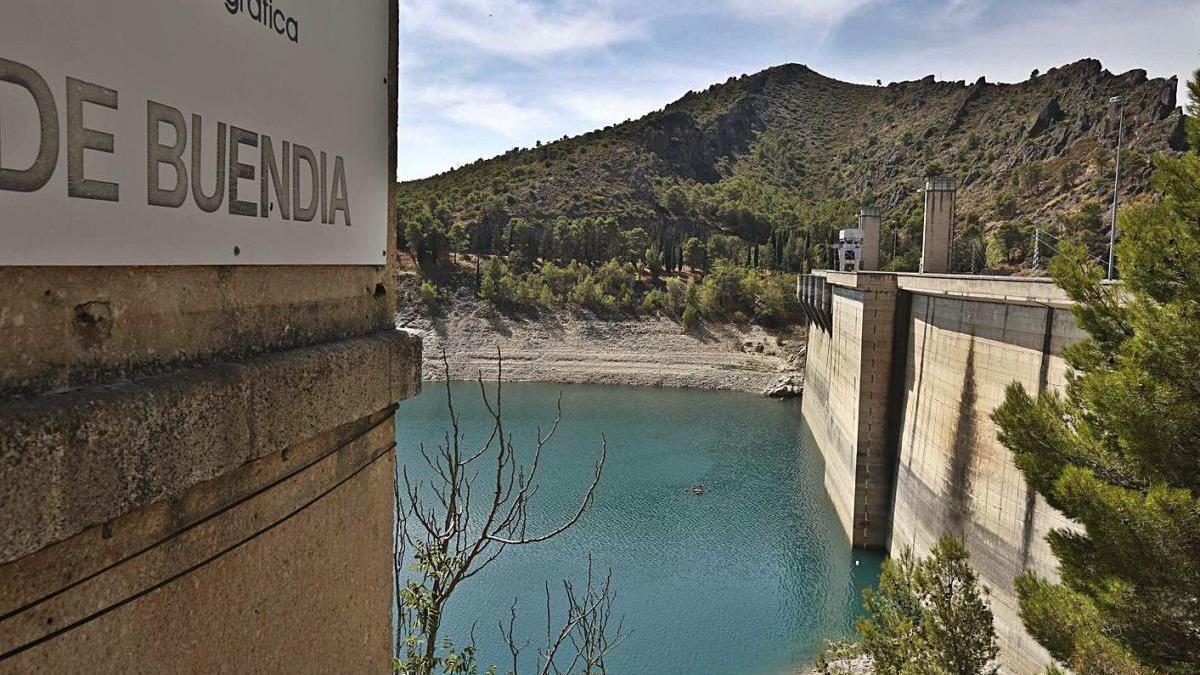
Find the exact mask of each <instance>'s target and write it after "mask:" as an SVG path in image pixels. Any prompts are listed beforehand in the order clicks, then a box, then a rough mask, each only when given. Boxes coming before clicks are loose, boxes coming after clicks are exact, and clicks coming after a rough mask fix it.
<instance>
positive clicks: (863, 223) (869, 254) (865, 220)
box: [858, 206, 883, 272]
mask: <svg viewBox="0 0 1200 675" xmlns="http://www.w3.org/2000/svg"><path fill="white" fill-rule="evenodd" d="M882 223H883V212H882V211H880V209H879V207H878V206H864V207H863V208H862V210H861V211H859V212H858V229H860V230H862V233H863V234H862V264H861V265H860V266H859V269H861V270H862V271H864V272H878V271H879V230H880V226H881V225H882Z"/></svg>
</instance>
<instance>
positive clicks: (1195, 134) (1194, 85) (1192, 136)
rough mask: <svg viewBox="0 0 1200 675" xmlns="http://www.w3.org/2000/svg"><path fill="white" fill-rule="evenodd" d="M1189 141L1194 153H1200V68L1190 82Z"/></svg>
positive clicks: (1188, 109) (1193, 72)
mask: <svg viewBox="0 0 1200 675" xmlns="http://www.w3.org/2000/svg"><path fill="white" fill-rule="evenodd" d="M1187 90H1188V99H1189V101H1188V107H1187V113H1188V120H1187V139H1188V145H1189V146H1191V150H1192V152H1200V68H1197V69H1196V70H1194V71H1192V79H1190V80H1188V83H1187Z"/></svg>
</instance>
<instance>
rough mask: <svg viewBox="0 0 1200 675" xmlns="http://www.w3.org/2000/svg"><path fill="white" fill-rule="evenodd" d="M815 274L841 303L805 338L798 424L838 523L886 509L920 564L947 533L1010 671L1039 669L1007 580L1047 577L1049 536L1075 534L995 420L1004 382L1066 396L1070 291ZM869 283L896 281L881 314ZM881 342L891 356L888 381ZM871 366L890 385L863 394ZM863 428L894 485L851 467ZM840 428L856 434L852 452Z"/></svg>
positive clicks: (1073, 334)
mask: <svg viewBox="0 0 1200 675" xmlns="http://www.w3.org/2000/svg"><path fill="white" fill-rule="evenodd" d="M819 274H821V275H822V276H824V277H826V279H828V280H829V281H830V282H831V283H832V284H834V286H835V293H836V294H837V295H836V297H835V303H834V317H833V335H834V338H833V339H832V340H831V339H830V338H829V337H828V336H826V335H825V334H824V333H823V332H822V331H821V330H820V329H819V328H818V327H813V328H810V331H809V332H810V337H809V340H810V347H809V354H810V357H809V361H808V369H807V372H806V381H807V382H808V383H809V384H808V386H807V388H806V391H805V401H804V408H803V414H804V418H805V420H806V422H807V424H808V426H809V427H810V428H811V429H812V431H813V435H814V439H815V441H816V444H817V447H818V448H819V449H820V451H821V453H822V456H823V457H824V458H825V464H826V487H827V489H829V491H830V496H831V498H832V499H833V501H834V504H835V506H836V507H837V508H838V513H839V515H842V516H843V524H846V523H847V520H846V518H845V516H844V515H843V514H844V513H854V514H858V513H861V512H864V510H865V511H866V512H867V513H868V514H870V513H872V511H871V510H870V508H869V505H870V504H872V503H877V501H878V500H879V499H880V498H886V499H887V500H888V502H889V503H890V523H889V526H888V528H887V538H888V541H887V542H886V543H887V546H888V548H889V549H890V550H891V551H893V552H896V551H898V550H899V548H900V547H902V546H910V547H912V548H913V550H914V551H915V552H916V553H917V554H919V555H923V554H925V553H927V552H928V551H929V550H930V549H931V548H932V546H933V545H934V543H936V541H937V539H938V538H939V537H941V536H942V535H943V534H945V533H953V534H956V535H958V536H960V537H962V538H963V539H964V541H965V542H966V544H967V546H968V548H969V549H970V551H971V555H972V563H973V564H974V565H975V567H976V568H977V569H978V570H979V574H980V578H981V580H982V581H983V582H984V583H985V584H986V585H987V586H988V587H989V589H990V590H991V599H990V602H991V606H992V610H993V612H994V614H995V618H996V628H997V633H998V634H999V638H1000V646H1001V659H1002V663H1003V665H1004V667H1005V670H1006V671H1007V672H1015V673H1036V672H1041V671H1042V670H1043V669H1044V667H1045V665H1046V664H1047V663H1049V655H1048V654H1047V653H1046V652H1045V650H1044V649H1042V648H1041V647H1040V646H1039V645H1038V644H1037V643H1036V642H1035V641H1034V640H1033V639H1032V638H1030V637H1029V636H1028V635H1027V634H1026V633H1025V630H1024V628H1023V625H1022V623H1021V620H1020V618H1019V617H1018V615H1017V600H1016V595H1015V591H1014V589H1013V580H1014V579H1015V577H1016V576H1017V575H1019V574H1021V573H1022V572H1024V571H1026V570H1034V571H1036V572H1038V573H1039V574H1042V575H1044V576H1048V577H1050V578H1055V577H1056V576H1057V562H1056V561H1055V559H1054V556H1053V554H1052V553H1051V551H1050V550H1049V547H1048V545H1047V544H1046V543H1045V535H1046V533H1047V532H1049V530H1050V529H1052V528H1064V527H1066V528H1069V527H1072V524H1071V523H1070V522H1069V521H1067V520H1066V519H1065V518H1064V517H1063V516H1062V515H1061V514H1059V513H1058V512H1056V511H1054V510H1053V509H1051V508H1049V507H1048V506H1047V505H1046V504H1045V503H1044V501H1042V500H1041V499H1040V498H1037V497H1036V495H1034V493H1032V492H1031V491H1029V490H1028V489H1027V486H1026V485H1025V483H1024V480H1023V477H1022V475H1021V473H1020V471H1019V470H1018V469H1017V468H1016V466H1015V465H1013V463H1012V458H1011V455H1010V453H1009V452H1008V450H1007V449H1006V448H1004V447H1003V446H1002V445H1001V444H1000V443H999V441H997V440H996V428H995V425H994V424H993V422H992V420H991V413H992V411H993V410H994V409H995V408H996V407H997V406H998V405H1000V403H1001V402H1002V401H1003V398H1004V390H1005V388H1006V387H1007V386H1008V385H1009V383H1011V382H1013V381H1019V382H1021V383H1022V384H1024V386H1025V387H1026V389H1028V390H1029V391H1033V392H1037V391H1041V390H1044V389H1056V388H1061V387H1062V386H1063V385H1064V383H1065V378H1066V365H1065V363H1064V361H1063V359H1062V352H1063V349H1064V348H1065V347H1066V346H1067V345H1069V344H1070V343H1072V342H1075V341H1077V340H1078V339H1080V338H1081V337H1082V333H1081V332H1080V331H1079V329H1078V328H1077V327H1076V326H1075V323H1074V319H1073V317H1072V315H1071V313H1070V309H1069V302H1068V300H1067V298H1066V296H1065V294H1064V293H1063V292H1062V290H1061V289H1059V288H1058V287H1056V286H1055V285H1054V284H1053V283H1050V282H1049V281H1047V280H1036V279H1013V278H994V279H992V278H982V277H955V276H938V275H906V274H899V275H873V274H859V275H853V274H842V273H833V272H831V273H825V272H821V273H819ZM877 277H889V278H891V279H893V280H894V282H895V287H896V290H897V293H896V294H895V295H894V306H895V309H894V311H893V312H891V313H890V314H889V313H888V312H887V311H885V310H883V309H881V307H880V304H882V300H883V299H882V298H881V297H880V296H876V297H875V298H873V301H868V300H867V299H866V298H865V297H864V295H863V294H862V292H861V291H860V290H858V289H859V288H862V287H864V286H870V285H876V286H878V285H879V284H880V283H882V281H881V280H880V279H877ZM838 299H841V302H839V301H838ZM865 317H873V320H872V319H867V318H865ZM872 323H874V325H871V324H872ZM839 324H840V325H839ZM884 335H886V336H889V337H888V338H887V339H888V340H889V341H890V343H891V345H892V347H893V358H892V363H890V364H887V369H886V370H885V369H884V360H883V358H882V356H881V355H880V353H881V351H882V349H881V345H880V344H879V343H878V341H877V340H879V339H881V338H880V336H884ZM814 351H816V352H818V353H820V354H821V356H820V357H818V358H816V359H813V358H812V354H813V353H814ZM872 359H874V362H875V363H876V364H877V365H876V366H875V368H876V370H875V372H874V373H873V374H874V375H875V376H876V377H877V378H881V379H887V380H889V381H890V385H889V386H888V387H886V388H879V387H871V386H867V385H866V384H864V378H866V376H867V371H868V370H871V367H870V366H868V365H865V364H867V363H869V362H871V361H872ZM814 381H816V382H820V383H821V386H820V387H814V386H813V384H812V383H813V382H814ZM813 399H818V400H813ZM868 418H869V419H868ZM872 422H874V423H876V424H880V425H881V426H882V428H884V429H886V430H887V433H886V436H887V438H886V439H885V441H884V445H883V447H885V448H887V449H888V450H887V454H888V455H890V457H889V458H888V459H889V460H890V461H891V462H892V465H893V466H894V468H895V475H894V479H892V480H887V481H871V480H864V478H863V475H862V474H863V472H862V471H861V469H860V468H859V466H858V462H860V461H861V459H859V458H861V457H862V455H863V452H862V448H863V447H865V445H866V444H865V443H864V440H863V439H864V430H867V431H869V430H870V429H871V426H870V425H871V423H872ZM848 429H857V430H858V432H859V436H858V437H857V438H858V443H859V445H858V446H857V448H856V447H855V446H854V445H853V442H854V436H852V435H851V434H850V433H849V432H848V431H844V430H848ZM831 430H833V431H831ZM877 447H878V446H877ZM893 495H894V497H893ZM858 526H859V523H858V522H857V521H855V520H851V521H850V524H849V525H848V526H847V532H848V533H850V534H851V536H852V538H854V540H855V544H856V545H865V544H860V543H859V540H860V537H861V535H860V534H859V531H858V530H857V529H855V528H857V527H858ZM864 541H865V539H864Z"/></svg>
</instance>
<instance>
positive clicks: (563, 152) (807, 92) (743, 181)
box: [399, 59, 1186, 239]
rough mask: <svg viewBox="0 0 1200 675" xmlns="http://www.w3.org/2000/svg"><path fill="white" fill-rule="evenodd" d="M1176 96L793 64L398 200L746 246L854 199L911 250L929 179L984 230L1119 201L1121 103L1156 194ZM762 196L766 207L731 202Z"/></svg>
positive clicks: (442, 179)
mask: <svg viewBox="0 0 1200 675" xmlns="http://www.w3.org/2000/svg"><path fill="white" fill-rule="evenodd" d="M1177 85H1178V83H1177V80H1176V79H1175V78H1170V79H1150V78H1148V77H1147V75H1146V72H1145V71H1143V70H1132V71H1129V72H1126V73H1123V74H1119V75H1114V74H1112V73H1110V72H1108V71H1107V70H1105V69H1104V68H1103V67H1102V66H1101V64H1100V62H1098V61H1095V60H1090V59H1088V60H1082V61H1078V62H1076V63H1072V64H1070V65H1066V66H1063V67H1060V68H1054V69H1051V70H1049V71H1047V72H1045V73H1038V72H1037V71H1035V72H1034V73H1033V74H1032V76H1031V77H1030V79H1028V80H1026V81H1024V82H1020V83H1016V84H997V83H990V82H987V81H986V80H985V79H984V78H980V79H979V80H977V81H975V82H973V83H967V82H964V81H957V82H940V81H937V80H935V79H934V77H933V76H929V77H926V78H924V79H921V80H916V81H909V82H898V83H892V84H888V85H886V86H868V85H861V84H851V83H847V82H841V81H838V80H834V79H831V78H828V77H825V76H823V75H820V74H819V73H816V72H814V71H813V70H811V69H809V68H807V67H805V66H802V65H795V64H789V65H783V66H778V67H775V68H770V69H768V70H764V71H762V72H759V73H756V74H753V75H743V76H741V77H733V78H730V79H729V80H727V81H726V82H724V83H721V84H716V85H713V86H712V87H710V88H708V89H707V90H705V91H702V92H688V93H687V94H685V95H684V96H683V97H682V98H681V99H679V100H678V101H676V102H674V103H672V104H670V105H668V106H667V107H666V108H664V109H662V110H659V111H655V112H653V113H650V114H648V115H646V116H645V117H643V118H641V119H638V120H632V121H627V122H625V123H623V124H618V125H615V126H611V127H606V128H604V129H601V130H597V131H594V132H591V133H588V134H584V135H582V136H577V137H573V138H566V137H564V138H563V139H560V140H558V141H555V142H552V143H546V144H539V146H538V147H535V148H525V149H519V148H518V149H513V150H511V151H509V152H507V153H505V154H504V155H502V156H499V157H495V158H492V159H488V160H480V161H477V162H475V163H473V164H470V165H467V166H464V167H461V168H458V169H455V170H453V171H449V172H446V173H443V174H440V175H437V176H434V177H431V178H428V179H425V180H420V181H413V182H407V183H402V184H401V185H400V189H399V193H400V195H401V202H402V204H409V205H412V204H416V203H420V202H426V203H434V204H435V205H436V209H439V210H440V211H441V213H442V218H443V219H445V220H452V221H455V222H462V223H464V224H466V225H467V226H468V228H469V229H471V230H472V231H477V230H489V229H494V228H497V227H502V226H503V225H504V224H505V222H507V221H508V220H509V219H511V218H516V217H521V218H525V219H527V220H529V221H531V222H533V223H535V224H537V223H545V222H550V221H552V220H553V219H556V218H559V217H567V218H579V217H588V216H612V217H614V218H616V219H617V220H618V221H619V223H620V225H621V226H622V227H625V228H629V227H643V228H645V229H646V230H647V231H648V232H650V233H652V234H653V233H655V232H659V233H660V234H661V233H662V232H664V231H665V232H671V233H677V232H685V233H686V232H688V231H695V230H700V231H703V230H706V229H707V230H709V231H712V229H714V228H717V229H724V230H727V231H730V230H732V231H733V232H734V233H736V234H742V235H743V236H746V235H745V231H739V228H738V227H737V223H738V219H739V218H743V219H744V218H752V219H753V218H758V219H765V220H767V221H770V222H768V223H767V224H766V230H764V229H763V228H762V227H759V228H757V229H756V231H757V232H760V233H761V232H764V231H767V230H770V229H771V228H776V227H787V226H788V225H789V223H788V222H787V221H788V220H789V219H792V218H797V217H798V216H796V215H795V214H796V213H797V209H798V208H800V207H798V206H796V204H798V203H807V204H810V205H811V204H819V203H821V202H823V201H826V200H839V199H840V200H852V201H854V202H855V203H865V202H873V203H875V204H877V205H879V206H882V207H883V208H884V209H885V220H886V221H888V222H889V223H891V224H892V227H893V228H894V229H896V230H897V231H898V232H899V234H898V236H901V237H904V238H905V239H910V238H911V236H912V230H913V228H914V227H915V223H919V219H920V207H919V204H920V199H919V192H918V191H919V189H920V187H921V184H922V179H923V178H924V177H925V176H927V175H945V176H952V177H955V178H957V179H958V180H959V182H960V192H959V213H960V214H961V215H962V217H963V218H964V219H967V220H971V221H973V222H979V223H980V224H981V226H982V227H983V228H984V229H994V228H995V227H997V226H998V224H1000V223H1003V222H1005V221H1010V220H1016V219H1020V220H1022V221H1023V222H1024V223H1026V224H1027V225H1028V224H1029V223H1030V222H1038V223H1040V222H1052V221H1054V220H1055V219H1056V218H1058V217H1060V216H1061V215H1062V214H1064V213H1070V212H1073V211H1076V210H1078V209H1079V208H1080V207H1081V206H1082V205H1085V204H1087V203H1088V202H1092V210H1093V211H1096V209H1097V207H1096V205H1097V204H1101V203H1104V202H1107V201H1108V200H1111V191H1112V173H1113V163H1114V156H1113V155H1114V153H1113V149H1114V148H1115V146H1116V139H1117V127H1118V114H1119V112H1121V111H1122V109H1123V118H1124V134H1125V135H1124V138H1125V143H1124V148H1125V152H1124V154H1123V156H1122V174H1123V185H1122V188H1123V189H1122V192H1123V193H1124V197H1125V198H1127V199H1128V198H1132V197H1135V196H1136V195H1139V194H1141V193H1144V192H1145V191H1146V190H1147V189H1148V183H1149V177H1150V174H1151V169H1152V167H1151V163H1150V159H1151V157H1152V156H1153V155H1154V154H1155V153H1159V152H1178V151H1181V150H1182V149H1183V148H1184V146H1185V142H1186V141H1185V137H1184V119H1185V118H1184V115H1183V112H1182V110H1181V109H1180V108H1178V107H1177V105H1176V91H1177ZM1114 96H1120V97H1122V99H1123V104H1122V105H1118V104H1111V103H1110V102H1109V101H1110V98H1112V97H1114ZM673 188H678V189H677V190H673ZM681 191H682V194H683V197H680V196H679V194H680V192H681ZM760 191H766V196H763V194H758V196H757V197H755V199H757V200H758V201H757V202H755V203H749V202H747V203H746V204H735V205H734V206H733V207H729V206H728V205H727V204H721V203H720V202H721V200H726V201H728V200H734V201H737V200H739V199H740V200H745V198H746V194H747V193H748V192H755V193H756V194H757V193H758V192H760ZM673 192H674V193H675V194H672V193H673ZM713 201H715V202H717V203H715V204H713V203H704V202H713ZM782 202H789V203H788V204H784V205H783V206H781V203H782ZM836 225H837V226H841V227H844V226H845V224H842V223H837V224H836ZM746 231H748V230H746ZM917 232H918V235H917V236H919V227H918V228H917ZM763 236H765V235H762V234H755V235H753V237H754V238H762V237H763Z"/></svg>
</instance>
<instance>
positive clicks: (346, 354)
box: [0, 331, 421, 563]
mask: <svg viewBox="0 0 1200 675" xmlns="http://www.w3.org/2000/svg"><path fill="white" fill-rule="evenodd" d="M420 354H421V343H420V340H419V339H418V338H415V337H412V336H409V335H406V334H403V333H400V332H396V331H385V332H381V333H376V334H373V335H369V336H366V337H361V338H355V339H349V340H343V341H339V342H332V343H326V344H323V345H319V346H315V347H306V348H301V349H293V350H290V351H286V352H278V353H273V354H269V355H265V356H259V357H253V358H249V359H246V360H244V361H240V362H231V363H221V364H215V365H211V366H206V367H203V368H197V369H194V370H187V371H181V372H175V373H172V374H169V375H163V376H156V377H151V378H147V379H145V380H140V381H136V382H129V383H123V384H117V385H112V386H97V387H90V388H87V389H81V390H77V391H73V392H70V393H66V394H59V395H51V396H42V397H39V398H35V399H30V400H26V401H19V402H14V403H8V404H3V405H0V503H3V504H4V509H5V518H4V519H2V521H0V563H4V562H8V561H11V560H14V559H16V558H20V557H22V556H24V555H27V554H29V553H32V552H34V551H37V550H39V549H41V548H44V547H46V546H48V545H50V544H53V543H54V542H58V541H62V540H64V539H67V538H69V537H71V536H74V535H76V534H78V533H80V532H82V531H83V530H85V529H87V528H89V527H91V526H95V525H99V524H102V523H105V522H108V521H110V520H112V519H113V518H116V517H117V516H120V515H122V514H124V513H127V512H129V511H132V510H134V509H137V508H140V507H143V506H146V505H148V504H151V503H153V502H156V501H158V500H162V499H170V498H172V497H175V496H178V495H180V494H181V493H182V492H183V491H185V490H186V489H188V488H189V487H192V486H194V485H197V484H199V483H201V482H204V481H207V480H211V479H213V478H216V477H218V476H221V475H224V474H226V473H228V472H229V471H232V470H234V469H236V468H238V467H240V466H242V465H244V464H246V463H247V462H250V461H253V460H255V459H258V458H260V457H263V456H265V455H268V454H270V453H273V452H279V451H281V450H283V449H284V448H286V447H288V446H289V445H292V444H295V443H299V442H301V441H303V440H305V439H308V438H312V437H313V436H316V435H318V434H320V433H322V432H324V431H325V430H328V429H332V428H334V427H337V426H339V425H342V424H345V423H348V422H352V421H354V420H357V419H360V418H363V417H365V416H367V415H370V414H372V413H374V412H376V411H379V410H381V409H383V408H386V407H388V406H390V405H392V404H394V403H396V402H398V401H401V400H403V399H405V398H408V397H409V396H412V395H413V394H415V393H417V392H418V391H420V386H421V384H420V372H421V356H420Z"/></svg>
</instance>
